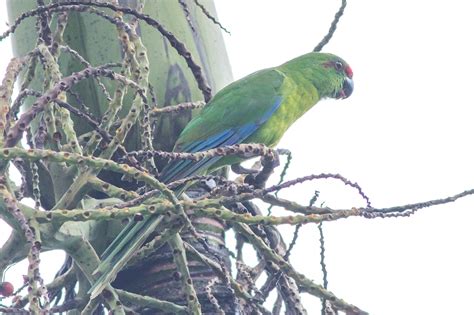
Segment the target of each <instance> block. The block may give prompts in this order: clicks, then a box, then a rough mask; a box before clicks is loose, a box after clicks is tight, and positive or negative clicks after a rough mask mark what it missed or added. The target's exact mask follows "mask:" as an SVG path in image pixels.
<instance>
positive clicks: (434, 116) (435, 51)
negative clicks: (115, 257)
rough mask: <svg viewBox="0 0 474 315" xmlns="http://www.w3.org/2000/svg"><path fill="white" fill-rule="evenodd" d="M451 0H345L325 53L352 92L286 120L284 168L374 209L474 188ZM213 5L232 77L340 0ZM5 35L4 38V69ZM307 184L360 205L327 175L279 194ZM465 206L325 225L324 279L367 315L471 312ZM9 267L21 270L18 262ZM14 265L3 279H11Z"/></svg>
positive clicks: (283, 54)
mask: <svg viewBox="0 0 474 315" xmlns="http://www.w3.org/2000/svg"><path fill="white" fill-rule="evenodd" d="M447 3H448V2H447V1H428V0H419V1H408V0H399V1H391V2H388V1H380V0H379V1H377V0H364V1H360V0H359V1H349V4H348V7H347V10H346V14H345V16H344V17H343V18H342V20H341V22H340V24H339V27H338V30H337V32H336V34H335V37H334V38H333V39H332V41H331V42H330V44H328V45H327V46H326V47H325V49H324V51H327V52H333V53H336V54H338V55H340V56H341V57H343V58H344V59H345V60H346V61H348V62H349V64H350V65H351V66H352V69H353V70H354V81H355V91H354V93H353V95H352V96H351V97H350V98H349V99H347V100H344V101H325V102H321V103H319V104H318V106H317V107H316V108H314V109H313V110H311V111H310V112H309V113H308V114H307V115H306V116H305V117H304V118H302V119H301V120H300V121H298V122H297V123H296V124H295V126H294V127H293V128H291V129H290V130H289V131H288V133H287V135H286V136H285V137H284V139H283V140H282V141H281V143H280V147H282V148H287V149H291V150H292V152H293V154H294V160H293V166H292V167H291V168H290V171H289V176H288V179H291V178H295V177H298V176H302V175H306V174H310V173H321V172H333V173H341V174H342V175H344V176H346V177H348V178H349V179H351V180H353V181H357V182H358V183H359V184H360V185H361V186H362V187H363V189H364V191H365V192H366V193H367V194H368V195H369V196H370V197H371V199H372V203H373V206H375V207H385V206H394V205H402V204H406V203H412V202H418V201H424V200H429V199H434V198H441V197H446V196H448V195H452V194H455V193H457V192H460V191H462V190H465V189H470V188H473V187H474V180H473V178H474V176H473V175H474V168H473V166H472V163H473V162H472V161H474V152H473V149H472V147H471V146H472V144H471V143H472V136H473V135H474V124H473V123H472V120H473V117H474V112H473V109H472V107H473V101H472V96H471V95H470V94H471V93H472V90H473V87H472V84H473V79H472V74H473V73H474V63H473V62H472V56H474V48H473V45H472V44H473V40H472V30H474V20H473V19H472V15H473V13H474V3H473V2H471V1H468V0H465V1H463V0H452V1H449V4H447ZM216 5H217V8H218V12H219V19H220V21H221V22H222V23H223V24H224V25H225V26H226V27H227V28H228V29H229V30H230V31H231V32H232V36H227V35H225V39H226V43H227V48H228V54H229V56H230V59H231V62H232V67H233V72H234V76H235V78H236V79H238V78H240V77H242V76H244V75H246V74H249V73H251V72H253V71H255V70H258V69H261V68H264V67H269V66H274V65H278V64H280V63H282V62H284V61H286V60H288V59H291V58H293V57H295V56H298V55H301V54H303V53H306V52H308V51H310V50H311V49H312V48H313V47H314V46H315V45H316V44H317V42H318V41H319V40H320V39H321V38H322V36H323V35H324V34H325V33H326V31H327V29H328V27H329V24H330V22H331V20H332V18H333V15H334V13H335V11H336V10H337V8H338V7H339V1H329V0H326V1H310V0H293V1H283V0H258V1H255V0H240V1H236V0H234V1H229V0H216ZM3 14H4V12H3V11H0V31H3V30H4V29H5V26H4V25H5V24H4V22H3V21H4V20H5V17H4V15H3ZM6 44H7V42H5V41H4V42H0V54H1V60H0V61H1V67H0V69H1V70H0V71H2V72H1V73H2V75H3V73H4V72H3V69H4V68H5V66H4V63H5V61H7V60H8V59H9V58H8V57H7V56H6V54H7V52H8V51H9V48H7V45H6ZM315 189H319V190H320V191H321V192H322V194H321V197H320V199H319V200H320V201H321V202H322V201H324V202H326V205H328V206H331V207H334V208H343V207H347V208H349V207H352V206H361V205H363V202H362V200H361V199H360V198H359V197H358V196H357V194H356V193H355V192H354V191H353V190H351V189H349V188H348V187H344V186H343V185H342V184H340V183H337V182H333V181H328V182H315V183H312V184H306V185H304V186H301V187H300V188H299V189H298V190H291V191H288V192H286V193H282V194H281V195H280V196H282V197H286V198H291V199H293V200H297V201H299V202H301V203H306V202H307V200H309V198H310V197H311V196H312V193H313V191H314V190H315ZM473 208H474V198H472V197H471V198H466V199H465V200H461V201H459V202H457V203H455V204H450V205H447V206H440V207H436V208H432V209H425V210H421V211H420V212H418V213H417V214H416V215H414V216H412V217H410V218H400V219H385V220H381V219H376V220H365V219H358V218H351V219H346V220H342V221H337V222H333V223H328V224H325V231H326V243H327V244H326V245H327V246H326V259H327V261H326V263H327V265H328V271H329V289H330V290H331V291H333V292H334V293H335V294H336V295H338V296H339V297H341V298H344V299H345V300H347V301H348V302H351V303H353V304H355V305H358V306H359V307H361V308H363V309H365V310H367V311H369V312H370V313H371V314H469V313H472V307H471V304H472V302H471V293H472V287H471V284H472V283H474V269H473V268H472V266H474V258H473V255H472V250H470V248H472V240H473V239H474V229H473V228H472V221H473V219H474V215H473V211H474V209H473ZM4 226H5V225H1V224H0V230H1V233H0V243H1V242H2V241H3V240H4V239H5V238H6V235H5V229H4ZM282 230H283V231H288V232H290V231H292V228H289V227H283V228H282ZM300 234H301V235H302V237H303V238H302V239H301V240H300V242H299V243H298V244H297V246H296V248H295V250H294V252H293V255H292V262H293V263H294V265H295V266H297V268H298V269H299V270H300V271H302V272H304V273H305V274H307V275H308V276H310V277H312V278H313V279H315V280H317V281H318V282H319V283H320V282H321V281H320V277H321V275H320V271H319V270H320V267H319V263H318V262H319V252H318V248H319V244H318V241H317V240H318V237H317V235H318V234H317V229H316V227H315V226H314V225H310V226H306V227H305V228H304V229H303V230H302V232H301V233H300ZM287 235H288V237H291V234H287ZM49 256H51V255H49ZM47 257H48V255H43V260H46V258H47ZM52 260H56V261H58V258H57V257H53V258H52ZM46 264H48V263H47V262H46V263H45V265H46ZM21 268H23V269H21ZM15 270H20V272H23V270H25V265H22V266H18V267H16V268H15ZM54 271H55V270H53V271H52V272H54ZM43 272H47V271H46V270H44V271H43ZM50 272H51V271H50ZM15 274H16V273H14V272H11V273H9V274H8V275H7V276H8V277H11V278H8V280H10V281H12V282H16V279H15V278H16V277H15V276H14V275H15ZM304 301H305V302H306V303H307V304H306V305H307V308H308V311H309V313H310V314H319V313H320V310H319V305H318V304H317V303H316V302H317V301H316V300H314V299H305V300H304Z"/></svg>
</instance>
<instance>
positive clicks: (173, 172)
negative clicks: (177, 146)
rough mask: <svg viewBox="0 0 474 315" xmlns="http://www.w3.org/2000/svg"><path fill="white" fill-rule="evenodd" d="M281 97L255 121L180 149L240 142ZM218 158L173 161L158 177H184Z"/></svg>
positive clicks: (199, 149) (190, 149)
mask: <svg viewBox="0 0 474 315" xmlns="http://www.w3.org/2000/svg"><path fill="white" fill-rule="evenodd" d="M282 100H283V98H282V97H281V96H278V97H277V98H276V100H275V102H274V103H273V105H272V106H271V107H270V108H269V109H268V110H267V111H266V112H265V113H264V114H263V116H262V117H260V119H259V120H257V121H256V122H250V123H247V124H245V125H242V126H239V127H236V128H235V127H234V128H231V129H227V130H224V131H222V132H220V133H218V134H216V135H213V136H211V137H209V138H207V139H204V140H201V141H196V142H193V143H190V144H188V145H186V146H184V147H183V148H182V149H181V151H182V152H189V153H195V152H199V151H205V150H209V149H214V148H218V147H222V146H227V145H234V144H240V143H242V141H244V140H245V139H247V138H248V137H249V136H250V135H251V134H252V133H254V132H255V131H256V130H257V129H258V128H259V127H260V126H261V125H262V124H264V123H265V122H266V121H267V120H268V119H270V117H271V116H272V115H273V113H274V112H275V111H276V110H277V109H278V108H279V107H280V105H281V103H282ZM219 159H220V157H213V158H207V159H202V160H200V161H198V162H195V161H190V160H181V161H174V162H170V163H168V164H167V166H166V167H165V168H164V169H163V171H162V174H161V176H160V179H161V180H162V181H163V182H165V183H169V182H171V181H173V180H177V179H181V178H185V177H188V176H191V175H193V174H196V173H197V172H198V171H199V170H201V169H207V168H208V167H209V166H211V165H212V164H214V163H215V162H217V161H218V160H219Z"/></svg>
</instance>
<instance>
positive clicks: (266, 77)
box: [89, 52, 354, 297]
mask: <svg viewBox="0 0 474 315" xmlns="http://www.w3.org/2000/svg"><path fill="white" fill-rule="evenodd" d="M353 88H354V84H353V81H352V69H351V68H350V66H349V65H348V64H347V63H346V62H345V61H344V60H342V59H341V58H339V57H337V56H335V55H332V54H327V53H317V52H311V53H308V54H305V55H302V56H300V57H297V58H295V59H293V60H290V61H288V62H286V63H284V64H282V65H280V66H278V67H274V68H268V69H264V70H260V71H257V72H255V73H253V74H250V75H248V76H246V77H244V78H242V79H240V80H238V81H235V82H233V83H232V84H230V85H228V86H227V87H225V88H223V89H222V90H221V91H219V92H218V93H217V94H216V95H215V96H214V97H213V98H212V99H211V100H210V102H209V103H208V104H207V106H206V107H205V108H204V109H203V110H202V112H201V113H200V114H199V115H198V116H196V117H195V118H194V119H193V120H191V121H190V122H189V124H188V125H187V126H186V127H185V128H184V130H183V131H182V133H181V135H180V136H179V138H178V140H177V142H176V144H175V147H174V151H176V152H199V151H204V150H209V149H213V148H217V147H221V146H227V145H234V144H240V143H263V144H265V145H267V146H269V147H274V146H275V145H276V144H277V143H278V141H279V140H280V139H281V137H282V136H283V134H284V133H285V131H286V130H287V129H288V128H289V127H290V126H291V125H292V124H293V123H294V122H295V121H296V120H297V119H298V118H300V117H301V116H302V115H303V114H304V113H305V112H306V111H308V110H309V109H310V108H311V107H313V106H314V105H315V104H316V103H317V102H318V101H319V100H320V99H323V98H335V99H344V98H347V97H349V96H350V95H351V93H352V91H353ZM236 162H239V159H238V158H232V157H213V158H208V159H203V160H200V161H191V160H181V161H172V162H170V163H169V164H168V165H166V166H165V168H164V169H163V171H162V172H161V175H160V178H159V179H160V180H161V181H162V182H164V183H170V182H172V181H175V180H178V179H182V178H185V177H188V176H191V175H196V174H204V173H206V172H209V171H212V170H215V169H217V168H219V167H221V166H223V165H230V164H234V163H236ZM180 192H181V191H177V192H176V193H177V194H179V193H180ZM158 217H159V216H158V215H152V216H149V217H147V218H145V219H144V220H142V221H140V222H131V223H129V225H128V226H126V227H125V228H124V229H123V230H122V231H121V232H120V234H119V235H118V236H117V237H116V239H115V240H114V241H113V242H112V244H110V245H109V247H108V248H107V249H106V250H105V252H104V253H103V254H102V262H101V264H100V265H99V267H98V268H97V270H96V274H98V275H99V276H98V277H99V278H98V280H97V281H96V282H95V283H94V284H93V286H92V288H91V290H90V291H89V292H90V293H91V295H92V297H95V296H97V295H98V294H100V292H101V291H102V290H103V288H104V287H105V286H106V285H107V284H108V283H109V282H110V281H111V280H113V278H115V276H116V274H117V272H118V271H119V270H120V269H121V268H122V267H123V266H124V265H125V264H126V262H127V261H128V260H129V258H130V257H131V256H132V255H133V253H134V252H135V251H136V250H137V249H138V248H139V247H140V246H141V245H142V244H143V243H144V242H145V240H146V239H147V237H148V236H149V235H150V233H152V232H153V230H154V229H155V227H156V225H157V222H158V220H157V218H158Z"/></svg>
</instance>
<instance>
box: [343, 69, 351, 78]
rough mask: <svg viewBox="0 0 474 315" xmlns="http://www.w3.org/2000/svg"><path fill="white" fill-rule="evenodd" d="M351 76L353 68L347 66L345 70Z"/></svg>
mask: <svg viewBox="0 0 474 315" xmlns="http://www.w3.org/2000/svg"><path fill="white" fill-rule="evenodd" d="M344 71H345V72H346V74H347V76H348V77H349V78H352V69H351V67H349V66H346V69H345V70H344Z"/></svg>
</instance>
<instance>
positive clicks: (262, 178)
mask: <svg viewBox="0 0 474 315" xmlns="http://www.w3.org/2000/svg"><path fill="white" fill-rule="evenodd" d="M261 164H262V166H263V167H262V169H261V170H260V171H259V172H258V173H257V174H251V175H247V176H246V177H245V181H244V182H245V183H246V184H249V185H253V186H254V187H256V188H265V184H266V182H267V180H268V178H269V177H270V175H271V174H272V173H273V170H274V169H275V168H276V167H278V166H279V165H280V159H279V158H278V154H272V155H269V156H264V157H262V159H261Z"/></svg>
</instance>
